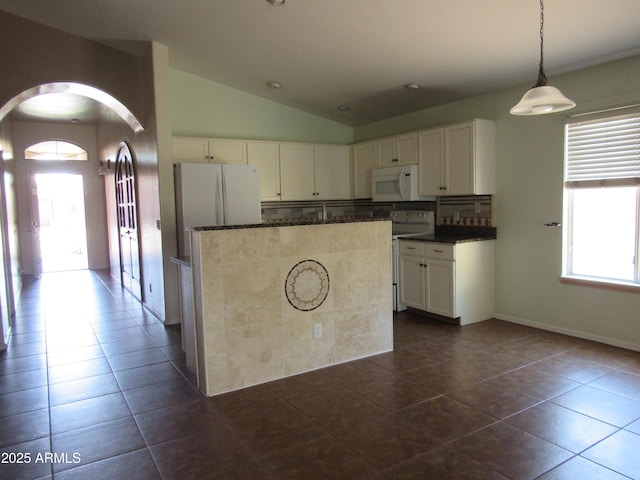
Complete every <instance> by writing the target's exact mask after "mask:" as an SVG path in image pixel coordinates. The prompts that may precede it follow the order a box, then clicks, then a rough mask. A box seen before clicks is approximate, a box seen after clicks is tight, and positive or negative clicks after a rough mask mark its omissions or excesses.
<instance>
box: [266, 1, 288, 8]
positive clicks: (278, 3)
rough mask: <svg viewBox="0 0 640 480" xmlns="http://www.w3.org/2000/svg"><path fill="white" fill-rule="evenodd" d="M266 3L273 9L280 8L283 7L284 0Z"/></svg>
mask: <svg viewBox="0 0 640 480" xmlns="http://www.w3.org/2000/svg"><path fill="white" fill-rule="evenodd" d="M267 2H269V3H270V4H271V5H273V6H274V7H280V6H282V5H284V2H285V0H267Z"/></svg>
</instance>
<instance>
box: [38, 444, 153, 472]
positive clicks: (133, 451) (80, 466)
mask: <svg viewBox="0 0 640 480" xmlns="http://www.w3.org/2000/svg"><path fill="white" fill-rule="evenodd" d="M143 450H146V451H147V453H148V454H149V457H150V458H151V461H152V462H153V464H154V466H155V467H156V470H157V472H158V475H160V469H159V468H158V465H157V464H156V462H155V459H154V458H153V455H151V451H150V450H149V447H146V446H145V447H142V448H137V449H135V450H130V451H128V452H123V453H119V454H117V455H112V456H110V457H106V458H100V459H97V460H94V461H92V462H88V463H83V464H81V465H77V466H74V467H72V468H68V469H66V470H61V471H58V472H55V475H59V474H62V473H66V472H71V471H72V470H78V469H80V468H83V467H87V466H89V465H94V464H96V463H99V462H105V461H107V460H112V459H116V458H118V457H121V456H124V455H130V454H132V453H135V452H141V451H143ZM52 470H53V467H52ZM55 475H54V476H53V478H55ZM159 478H162V477H161V476H160V477H159ZM45 479H47V480H48V477H45Z"/></svg>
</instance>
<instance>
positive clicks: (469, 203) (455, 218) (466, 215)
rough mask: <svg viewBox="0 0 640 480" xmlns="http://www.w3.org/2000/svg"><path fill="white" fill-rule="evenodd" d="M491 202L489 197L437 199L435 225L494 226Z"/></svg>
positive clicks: (472, 196) (474, 196)
mask: <svg viewBox="0 0 640 480" xmlns="http://www.w3.org/2000/svg"><path fill="white" fill-rule="evenodd" d="M492 200H493V197H492V196H491V195H471V196H466V197H438V200H437V207H436V212H437V215H436V217H437V218H436V225H452V226H457V225H459V226H478V227H491V226H494V225H493V201H492Z"/></svg>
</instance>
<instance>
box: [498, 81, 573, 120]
mask: <svg viewBox="0 0 640 480" xmlns="http://www.w3.org/2000/svg"><path fill="white" fill-rule="evenodd" d="M575 106H576V102H574V101H573V100H569V99H568V98H567V97H565V96H564V95H563V94H562V92H561V91H560V90H558V89H557V88H556V87H550V86H548V85H541V86H539V87H533V88H532V89H531V90H529V91H528V92H527V93H525V94H524V95H523V96H522V99H521V100H520V101H519V102H518V104H517V105H514V106H513V108H511V110H510V113H511V114H512V115H542V114H545V113H554V112H562V111H563V110H569V109H571V108H573V107H575Z"/></svg>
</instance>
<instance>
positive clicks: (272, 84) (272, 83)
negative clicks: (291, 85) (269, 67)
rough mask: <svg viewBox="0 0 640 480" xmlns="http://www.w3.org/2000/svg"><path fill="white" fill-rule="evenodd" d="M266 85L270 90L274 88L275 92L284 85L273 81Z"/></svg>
mask: <svg viewBox="0 0 640 480" xmlns="http://www.w3.org/2000/svg"><path fill="white" fill-rule="evenodd" d="M265 85H266V86H267V87H269V88H272V89H273V90H280V89H281V88H282V85H280V84H279V83H278V82H274V81H273V80H269V81H268V82H265Z"/></svg>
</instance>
